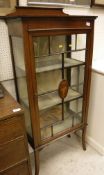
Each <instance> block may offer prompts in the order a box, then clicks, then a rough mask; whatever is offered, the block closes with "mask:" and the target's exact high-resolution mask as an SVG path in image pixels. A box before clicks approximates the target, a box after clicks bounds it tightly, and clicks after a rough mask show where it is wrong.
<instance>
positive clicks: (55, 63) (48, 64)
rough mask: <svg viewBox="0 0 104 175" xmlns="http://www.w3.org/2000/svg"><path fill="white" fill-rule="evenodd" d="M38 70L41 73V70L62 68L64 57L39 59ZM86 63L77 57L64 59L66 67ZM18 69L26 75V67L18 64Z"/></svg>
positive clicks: (37, 62)
mask: <svg viewBox="0 0 104 175" xmlns="http://www.w3.org/2000/svg"><path fill="white" fill-rule="evenodd" d="M35 64H36V72H37V73H41V72H46V71H52V70H57V69H61V68H62V59H61V58H57V57H56V58H55V57H54V58H52V57H51V58H49V57H47V58H43V59H40V60H39V59H38V60H37V61H36V62H35ZM84 64H85V63H84V62H83V61H78V60H76V59H70V58H65V59H64V68H68V67H76V66H81V65H84ZM16 69H17V70H18V71H19V72H20V73H21V74H23V75H24V72H25V67H24V66H22V65H19V66H16Z"/></svg>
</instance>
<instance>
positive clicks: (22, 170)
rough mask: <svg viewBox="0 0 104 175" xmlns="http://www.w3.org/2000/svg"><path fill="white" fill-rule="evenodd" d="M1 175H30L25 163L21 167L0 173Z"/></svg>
mask: <svg viewBox="0 0 104 175" xmlns="http://www.w3.org/2000/svg"><path fill="white" fill-rule="evenodd" d="M1 175H30V172H29V169H28V164H27V162H25V163H23V164H21V165H18V166H15V167H12V168H10V169H8V170H7V171H5V172H3V173H1Z"/></svg>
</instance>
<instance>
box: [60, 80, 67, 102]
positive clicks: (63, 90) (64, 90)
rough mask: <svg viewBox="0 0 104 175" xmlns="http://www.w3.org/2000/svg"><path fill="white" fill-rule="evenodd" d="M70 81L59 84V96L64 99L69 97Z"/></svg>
mask: <svg viewBox="0 0 104 175" xmlns="http://www.w3.org/2000/svg"><path fill="white" fill-rule="evenodd" d="M68 87H69V85H68V81H67V80H62V81H61V82H60V84H59V89H58V90H59V96H60V97H61V98H62V99H64V98H65V97H66V96H67V93H68Z"/></svg>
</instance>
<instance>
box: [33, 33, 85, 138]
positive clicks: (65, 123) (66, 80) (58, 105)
mask: <svg viewBox="0 0 104 175" xmlns="http://www.w3.org/2000/svg"><path fill="white" fill-rule="evenodd" d="M38 40H39V43H44V44H43V45H42V46H41V44H37V45H38V46H36V42H37V41H38ZM33 43H34V58H33V59H34V62H35V68H34V69H35V72H36V81H37V92H36V94H35V96H37V97H38V109H39V117H40V129H41V139H42V140H44V139H47V138H50V137H53V136H54V135H55V134H57V133H59V132H62V131H64V130H67V129H69V128H71V127H74V126H76V125H77V124H80V123H81V122H82V103H83V86H84V74H85V57H86V34H72V35H68V36H65V35H58V36H56V35H53V36H41V37H33ZM43 48H45V49H43ZM42 50H44V51H43V52H42ZM36 53H38V54H36ZM65 94H66V95H65Z"/></svg>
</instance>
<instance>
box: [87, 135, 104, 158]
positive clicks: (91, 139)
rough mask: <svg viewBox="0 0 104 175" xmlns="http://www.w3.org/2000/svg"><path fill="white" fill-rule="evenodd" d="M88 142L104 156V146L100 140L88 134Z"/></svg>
mask: <svg viewBox="0 0 104 175" xmlns="http://www.w3.org/2000/svg"><path fill="white" fill-rule="evenodd" d="M86 142H87V143H88V144H89V145H90V146H91V147H92V148H94V149H95V150H96V151H97V152H98V153H100V154H101V155H102V156H104V146H102V145H100V144H99V143H98V142H96V141H95V140H94V139H93V138H91V137H90V136H86Z"/></svg>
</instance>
